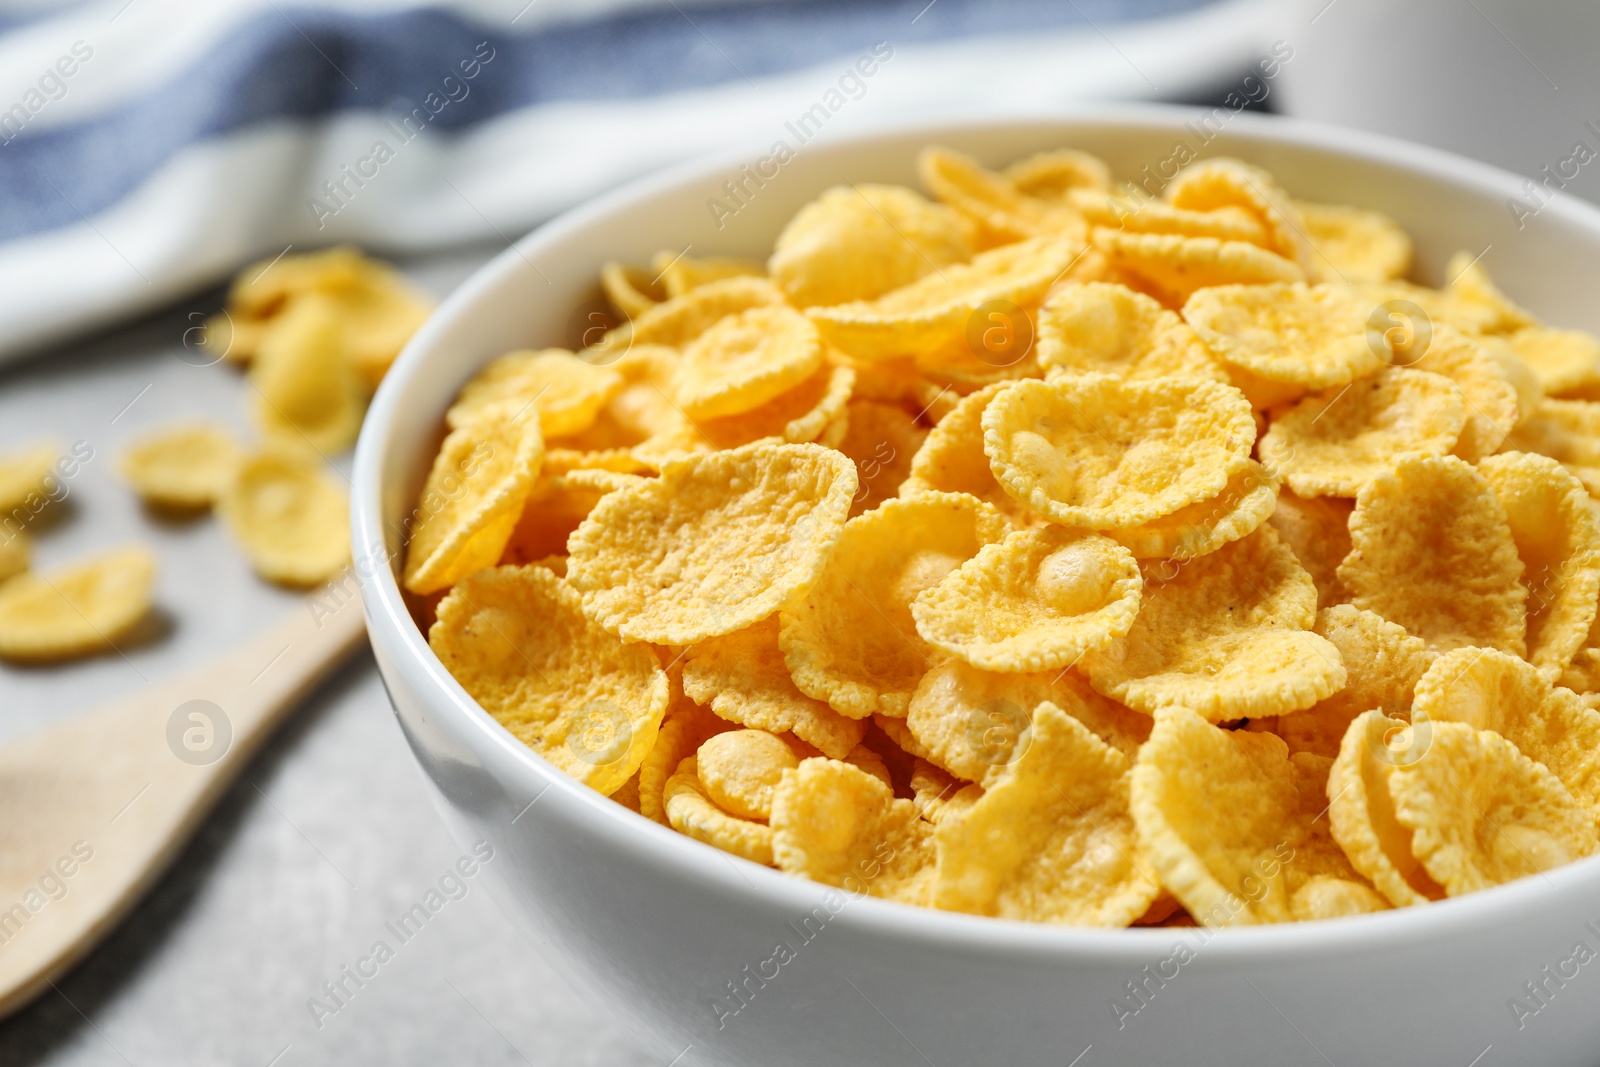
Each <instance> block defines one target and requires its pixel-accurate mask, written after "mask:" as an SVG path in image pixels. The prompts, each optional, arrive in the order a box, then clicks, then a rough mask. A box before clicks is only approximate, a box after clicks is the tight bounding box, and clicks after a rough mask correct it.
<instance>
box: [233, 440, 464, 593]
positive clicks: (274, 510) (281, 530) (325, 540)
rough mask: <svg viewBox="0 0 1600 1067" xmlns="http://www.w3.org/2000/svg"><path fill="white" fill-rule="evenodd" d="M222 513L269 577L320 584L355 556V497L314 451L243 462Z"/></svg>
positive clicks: (281, 452)
mask: <svg viewBox="0 0 1600 1067" xmlns="http://www.w3.org/2000/svg"><path fill="white" fill-rule="evenodd" d="M217 511H218V513H219V514H220V515H221V516H222V520H223V522H224V523H226V524H227V527H228V531H229V532H230V533H231V534H232V535H233V539H234V540H235V541H236V542H238V544H239V547H241V548H243V549H244V552H245V555H246V556H248V557H249V558H250V563H251V565H252V566H254V567H255V570H256V573H257V574H259V575H261V576H262V577H263V578H266V579H267V580H268V581H273V582H281V583H282V584H284V585H297V586H310V585H316V584H317V583H318V582H324V581H327V580H328V579H330V578H332V577H333V576H334V575H336V574H338V573H339V569H340V568H341V567H343V566H344V565H345V564H346V563H347V562H349V560H350V514H349V512H350V504H349V496H348V494H347V493H346V492H345V489H344V487H343V486H342V485H340V484H339V483H338V482H336V481H334V480H333V478H332V477H330V476H329V473H328V472H327V471H326V470H325V469H324V468H323V466H322V464H321V462H320V461H319V459H318V457H317V456H316V455H314V454H312V453H308V452H304V451H302V450H300V449H291V448H287V447H277V448H268V449H266V450H265V451H262V452H258V453H256V454H255V455H253V456H249V457H247V458H246V459H244V460H242V461H241V462H240V463H239V464H238V466H236V467H235V468H234V472H233V477H232V479H230V480H229V482H228V484H227V486H226V487H225V488H224V489H223V491H222V495H221V496H219V497H218V498H217ZM491 562H493V561H491Z"/></svg>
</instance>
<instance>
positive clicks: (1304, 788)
mask: <svg viewBox="0 0 1600 1067" xmlns="http://www.w3.org/2000/svg"><path fill="white" fill-rule="evenodd" d="M1328 765H1329V761H1328V760H1326V759H1322V758H1320V757H1317V756H1312V755H1309V754H1300V755H1296V756H1293V757H1291V756H1290V755H1289V753H1288V750H1287V749H1286V748H1285V746H1284V743H1283V742H1282V741H1281V740H1279V739H1278V738H1276V737H1274V736H1272V735H1271V734H1264V733H1252V732H1250V731H1245V730H1221V729H1218V728H1217V727H1215V726H1211V725H1209V724H1208V723H1206V721H1205V720H1204V719H1202V718H1200V717H1199V716H1198V715H1195V714H1193V713H1191V712H1189V711H1186V710H1184V709H1182V708H1174V709H1172V710H1170V711H1167V712H1164V713H1162V714H1161V715H1160V716H1159V717H1158V718H1157V720H1156V724H1155V729H1154V730H1152V731H1151V734H1150V740H1149V742H1148V743H1147V744H1146V745H1145V746H1144V748H1142V749H1140V751H1139V759H1138V761H1137V763H1136V764H1135V766H1134V769H1133V775H1132V788H1131V807H1132V811H1133V818H1134V821H1135V823H1136V824H1137V825H1138V828H1139V838H1140V841H1141V842H1142V843H1143V846H1144V849H1145V853H1146V854H1147V855H1148V856H1149V857H1150V861H1151V862H1152V863H1153V864H1154V866H1155V868H1156V870H1157V871H1158V872H1159V873H1160V876H1161V884H1162V885H1164V886H1166V887H1167V889H1168V890H1169V891H1171V893H1172V895H1173V896H1175V897H1177V898H1178V900H1179V901H1180V902H1182V904H1183V906H1184V907H1185V908H1187V909H1188V911H1189V914H1190V915H1192V916H1194V918H1195V920H1196V921H1197V922H1199V923H1200V924H1201V925H1203V926H1246V925H1254V924H1257V923H1275V922H1290V921H1293V920H1297V919H1307V918H1331V917H1333V916H1334V915H1337V914H1350V913H1359V912H1363V911H1377V910H1380V909H1382V908H1383V907H1384V906H1385V905H1384V902H1383V898H1382V897H1380V896H1378V894H1377V893H1375V892H1373V890H1372V887H1371V886H1369V885H1367V884H1366V881H1365V879H1363V878H1362V876H1361V875H1360V874H1358V873H1357V872H1356V871H1355V870H1354V869H1353V868H1352V867H1351V865H1350V864H1349V862H1348V861H1347V860H1346V859H1345V856H1344V854H1343V853H1342V852H1341V851H1340V850H1339V848H1338V846H1337V845H1336V844H1334V842H1333V839H1332V837H1331V835H1330V833H1329V831H1328V822H1327V819H1326V818H1325V817H1323V812H1324V811H1325V810H1326V807H1327V803H1326V800H1325V799H1324V795H1323V794H1324V789H1325V783H1326V781H1327V778H1328ZM1197 768H1204V769H1205V772H1204V773H1203V774H1197V773H1195V772H1196V769H1197ZM1327 879H1334V880H1336V883H1335V884H1333V885H1330V884H1329V883H1328V882H1327V881H1326V880H1327ZM1338 883H1343V884H1338ZM1330 890H1337V892H1333V891H1330Z"/></svg>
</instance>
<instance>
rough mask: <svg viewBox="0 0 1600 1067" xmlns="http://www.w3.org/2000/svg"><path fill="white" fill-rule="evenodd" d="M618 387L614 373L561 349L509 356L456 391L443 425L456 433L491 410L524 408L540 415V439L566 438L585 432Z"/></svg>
mask: <svg viewBox="0 0 1600 1067" xmlns="http://www.w3.org/2000/svg"><path fill="white" fill-rule="evenodd" d="M622 385H623V379H622V375H621V374H619V373H618V372H617V371H616V370H615V369H614V368H611V367H602V366H594V365H592V364H590V363H587V362H585V361H584V360H582V359H580V358H578V357H577V356H575V355H573V354H572V353H571V352H568V351H567V350H566V349H564V348H545V349H539V350H519V351H516V352H508V353H506V354H505V355H503V356H501V357H500V358H498V359H496V360H493V361H492V362H490V363H489V365H488V366H486V367H484V368H483V370H481V371H479V372H478V373H477V374H475V375H473V377H472V380H471V381H469V382H467V384H466V385H464V386H462V387H461V392H460V393H459V394H457V396H456V402H455V403H454V404H452V405H451V406H450V410H449V411H448V412H446V413H445V422H446V424H447V425H449V427H450V428H451V429H452V430H457V429H460V428H461V427H462V426H464V425H466V423H468V422H470V421H471V420H472V419H473V418H474V417H475V416H477V415H478V414H479V413H480V412H482V410H483V409H484V408H486V407H488V406H489V405H491V404H511V405H513V406H514V407H521V406H522V405H524V404H526V405H531V407H532V410H534V411H537V412H538V413H539V428H540V431H541V432H542V433H543V434H544V435H545V437H547V438H549V437H565V436H567V435H569V434H575V433H581V432H582V431H584V430H586V429H588V428H589V426H590V425H591V424H593V422H594V420H595V418H596V417H597V416H598V415H599V414H600V409H601V408H603V407H605V405H606V402H607V401H609V400H610V399H611V398H612V397H613V396H616V395H617V392H618V391H619V390H621V388H622Z"/></svg>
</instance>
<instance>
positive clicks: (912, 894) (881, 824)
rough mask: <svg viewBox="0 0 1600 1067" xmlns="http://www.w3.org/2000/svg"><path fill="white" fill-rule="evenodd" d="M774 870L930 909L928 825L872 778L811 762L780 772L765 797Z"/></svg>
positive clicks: (842, 766) (833, 763)
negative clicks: (768, 798)
mask: <svg viewBox="0 0 1600 1067" xmlns="http://www.w3.org/2000/svg"><path fill="white" fill-rule="evenodd" d="M771 825H772V852H773V857H774V858H775V859H776V861H777V865H778V868H779V869H780V870H783V871H787V872H788V873H790V874H799V875H804V876H805V877H807V878H810V879H811V880H812V881H815V882H821V883H822V884H824V885H831V886H838V887H840V888H842V889H846V890H849V891H850V892H852V893H866V894H870V895H871V896H875V897H882V898H884V899H887V900H898V901H901V902H903V903H907V904H931V903H932V902H933V900H932V898H933V881H934V849H933V826H932V824H931V823H928V822H926V821H924V820H923V819H921V818H919V817H918V815H917V806H916V804H914V803H913V802H912V801H909V800H899V799H896V798H895V795H894V791H893V790H892V789H890V788H889V786H887V785H885V784H884V783H883V782H882V781H880V780H878V779H877V778H875V777H874V776H873V775H871V774H869V773H867V772H866V771H863V770H861V769H860V768H858V767H853V766H851V765H850V764H848V763H843V762H840V761H839V760H830V759H826V758H814V759H807V760H802V761H800V766H799V767H797V768H795V769H794V770H791V771H785V772H784V775H783V779H782V781H780V782H779V783H778V788H777V789H776V790H775V791H774V793H773V798H772V820H771Z"/></svg>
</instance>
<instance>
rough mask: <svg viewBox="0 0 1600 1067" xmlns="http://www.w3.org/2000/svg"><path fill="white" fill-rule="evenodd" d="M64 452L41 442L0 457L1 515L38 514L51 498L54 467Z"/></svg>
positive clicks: (53, 444) (51, 443)
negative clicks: (22, 511) (2, 513)
mask: <svg viewBox="0 0 1600 1067" xmlns="http://www.w3.org/2000/svg"><path fill="white" fill-rule="evenodd" d="M61 454H62V452H61V449H60V448H59V447H57V446H56V444H55V443H54V442H51V441H41V442H39V443H37V444H33V445H28V446H25V447H23V448H17V449H12V450H10V451H8V452H5V453H3V454H0V512H5V513H6V514H7V515H9V514H10V513H11V512H14V511H17V510H19V509H20V510H24V511H29V512H32V511H37V510H39V508H41V507H43V506H44V501H46V500H47V499H50V498H51V497H52V495H53V494H52V492H51V483H52V482H53V481H54V480H55V465H56V461H57V460H58V459H59V458H60V456H61Z"/></svg>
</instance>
